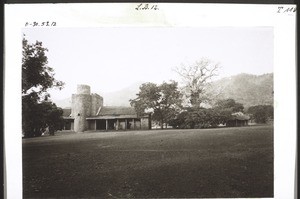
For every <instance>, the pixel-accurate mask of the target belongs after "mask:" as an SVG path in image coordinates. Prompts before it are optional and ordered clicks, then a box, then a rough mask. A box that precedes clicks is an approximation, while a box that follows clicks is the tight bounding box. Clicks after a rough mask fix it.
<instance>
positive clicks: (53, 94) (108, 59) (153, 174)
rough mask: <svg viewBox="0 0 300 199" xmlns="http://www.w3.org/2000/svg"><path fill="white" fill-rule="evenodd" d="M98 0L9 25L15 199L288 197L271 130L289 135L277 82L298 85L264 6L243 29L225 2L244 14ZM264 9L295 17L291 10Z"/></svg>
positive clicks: (283, 149)
mask: <svg viewBox="0 0 300 199" xmlns="http://www.w3.org/2000/svg"><path fill="white" fill-rule="evenodd" d="M96 5H97V6H94V9H93V11H95V10H97V8H99V9H100V10H102V11H103V13H102V14H101V17H95V18H93V17H92V16H93V15H92V13H93V11H91V13H88V12H87V11H88V9H85V8H86V7H85V6H82V7H83V9H82V8H80V6H78V5H77V7H76V5H74V7H70V8H69V9H65V7H53V9H54V10H55V9H56V8H57V10H58V11H60V12H59V13H60V15H59V16H60V17H64V18H63V19H62V24H66V22H67V21H68V20H69V21H70V23H69V24H68V25H61V23H60V18H59V17H53V18H51V19H50V18H49V19H46V18H44V19H43V18H36V19H35V20H32V19H30V18H26V17H25V18H24V19H23V20H20V21H22V22H23V24H22V26H21V28H19V29H18V30H19V32H18V31H15V32H16V33H15V35H18V37H17V39H16V41H14V43H17V46H18V48H16V49H19V52H17V53H18V56H17V58H19V59H18V60H17V62H16V61H15V63H18V65H17V67H19V69H18V71H19V75H17V76H16V77H18V78H20V79H19V81H18V82H19V86H18V87H17V88H18V89H20V90H17V93H18V95H19V97H18V99H17V100H18V101H19V103H18V108H19V110H18V112H16V113H19V119H18V118H17V119H15V123H14V125H16V126H18V127H16V128H17V129H18V132H14V134H16V135H15V137H17V139H18V140H19V141H18V143H19V149H20V150H18V153H19V154H18V155H17V156H18V157H20V158H19V159H18V160H17V162H18V163H19V164H21V165H19V166H20V167H19V170H18V169H17V170H16V171H17V173H18V172H19V176H18V177H16V179H18V181H17V180H15V182H16V184H18V185H19V186H21V188H20V193H19V196H21V197H22V198H284V197H283V196H286V198H292V197H291V196H292V195H293V194H291V193H290V192H289V191H283V190H281V189H280V190H278V188H279V186H281V184H280V182H279V185H278V184H277V183H278V181H276V179H280V178H281V176H282V174H278V173H277V171H278V168H282V167H284V166H287V165H286V164H285V165H284V166H282V163H283V162H285V160H284V159H280V160H278V159H279V158H282V153H281V152H284V151H285V152H288V151H289V150H290V148H288V147H289V146H287V145H283V147H281V146H279V145H278V141H277V140H278V138H279V137H278V136H277V135H278V133H279V134H284V133H286V132H281V131H282V129H286V131H287V132H290V133H286V134H287V135H286V140H284V139H281V141H282V142H281V143H280V144H283V143H288V142H289V141H290V140H291V139H293V138H294V136H295V132H294V131H293V125H294V124H295V121H294V118H290V117H285V115H284V114H286V112H284V111H288V110H287V109H289V110H290V109H293V108H292V107H290V108H287V107H282V104H283V103H284V104H285V106H288V104H286V102H284V101H282V96H283V95H284V92H282V93H279V92H281V91H284V89H282V88H284V87H285V86H284V85H286V84H284V83H282V84H281V85H279V84H278V83H276V82H278V81H280V80H282V79H285V80H286V81H289V80H291V82H292V81H293V80H294V79H289V77H291V76H292V75H293V72H291V71H293V70H294V69H295V68H293V67H294V66H295V65H293V64H295V62H285V60H287V59H290V58H291V57H288V58H284V57H283V60H284V61H283V62H285V63H286V66H285V67H286V69H285V70H283V69H282V67H283V66H279V65H280V64H281V63H282V62H280V61H278V58H277V57H278V52H281V51H282V50H281V51H278V50H277V49H278V48H277V47H278V45H279V43H280V42H282V40H280V42H279V41H278V38H277V35H278V32H280V31H279V30H278V28H277V26H276V23H274V24H275V25H274V24H273V25H272V24H271V25H270V24H269V23H271V22H270V21H272V20H271V19H274V18H271V17H270V16H271V15H270V16H269V15H266V17H265V18H262V20H261V21H260V20H258V22H257V23H253V22H250V21H249V22H248V23H249V24H245V25H242V24H243V23H246V22H247V20H248V19H249V16H248V15H246V14H241V10H242V8H244V7H241V10H239V11H237V10H236V9H233V10H234V11H235V12H237V13H238V14H241V18H242V19H243V18H244V19H243V20H244V21H243V20H242V22H235V20H237V19H236V18H234V17H224V19H222V21H227V20H228V21H230V20H232V22H231V23H230V22H229V23H227V22H224V24H222V23H220V22H218V21H217V20H216V18H215V15H213V14H212V13H214V12H212V13H210V14H208V12H207V9H205V11H203V9H202V8H200V9H199V10H197V9H196V8H197V7H196V8H195V7H193V6H192V5H191V7H187V8H185V7H184V8H183V10H185V11H186V12H184V13H185V14H186V16H188V17H187V19H191V18H193V20H186V21H182V19H179V18H176V17H175V16H176V15H175V14H174V11H172V12H168V9H167V8H168V6H166V4H153V3H152V4H151V3H150V4H138V3H136V4H123V5H122V4H118V5H111V8H112V9H115V11H114V12H109V11H107V10H106V9H104V8H103V6H102V5H98V4H96ZM101 6H102V8H101ZM178 6H179V7H180V5H178ZM198 6H199V7H201V6H200V5H198ZM203 6H204V7H206V6H207V8H209V9H211V10H212V11H216V10H218V9H221V7H220V6H219V7H217V8H215V7H209V5H203ZM104 7H105V6H104ZM170 7H171V8H172V6H170ZM43 8H44V7H42V8H41V10H40V12H42V11H43V10H44V9H43ZM63 8H64V9H63ZM79 8H80V9H79ZM188 8H189V9H188ZM234 8H235V7H234ZM259 8H260V7H259ZM128 9H132V10H131V11H130V12H129V13H131V14H127V15H126V14H124V16H125V17H122V14H118V12H117V11H119V12H120V13H122V12H123V11H127V12H128ZM163 9H165V10H164V11H162V10H163ZM252 9H253V10H255V8H252ZM271 9H273V11H274V13H276V12H284V10H286V9H288V12H290V13H284V20H291V21H293V20H295V17H294V15H295V13H294V12H292V11H293V10H291V9H290V8H289V7H283V8H282V9H280V10H278V7H276V6H272V7H271V6H266V10H267V11H269V10H271ZM11 10H13V9H11ZM62 10H67V11H66V12H65V13H63V12H61V11H62ZM171 10H172V9H171ZM258 10H259V11H258V12H257V13H258V17H259V16H260V14H261V13H263V12H261V11H262V9H258ZM50 11H51V9H50V10H49V11H47V12H46V16H48V15H47V13H48V12H49V13H50ZM80 11H81V12H80ZM105 11H106V12H105ZM121 11H122V12H121ZM188 11H190V12H188ZM201 11H203V13H201ZM127 12H125V13H127ZM149 12H152V13H151V14H149ZM74 13H75V14H74ZM86 13H87V14H86ZM132 13H133V14H132ZM155 13H157V14H155ZM170 13H171V14H170ZM195 13H197V14H195ZM199 13H200V14H199ZM237 13H235V14H237ZM246 13H247V12H246ZM265 13H268V12H265ZM279 14H280V13H279ZM27 15H28V14H27ZM73 15H74V16H75V17H74V16H73ZM181 15H184V14H183V13H181ZM8 16H9V15H8ZM25 16H26V15H25ZM38 16H39V15H38ZM70 16H72V17H70ZM153 16H156V17H157V18H155V17H153ZM170 16H173V18H172V17H170ZM195 16H199V17H200V18H201V19H202V20H203V22H199V24H200V25H199V24H198V21H197V20H195V18H194V17H195ZM261 16H265V15H264V14H261ZM261 16H260V17H261ZM272 16H273V13H272ZM68 17H70V18H68ZM126 17H127V18H126ZM150 17H151V19H150ZM162 18H163V19H164V20H162ZM218 18H222V16H221V15H220V16H219V17H218ZM171 19H173V20H174V21H172V20H171ZM208 19H210V20H208ZM275 19H277V18H276V17H275ZM280 19H281V18H280ZM80 20H81V21H80ZM205 20H208V22H211V24H209V23H208V22H205ZM281 20H282V19H281ZM284 20H282V21H284ZM282 21H281V22H282ZM72 22H73V23H74V24H72ZM172 22H174V23H172ZM272 23H273V22H272ZM82 24H85V25H82ZM194 24H196V25H194ZM212 24H215V25H212ZM234 24H236V25H234ZM290 24H293V23H290ZM11 29H12V28H11ZM288 34H291V35H293V34H294V33H288ZM292 41H293V40H292ZM291 43H292V42H291V41H290V40H286V45H289V46H288V47H290V44H291ZM289 50H291V52H293V50H295V49H293V48H290V49H289ZM8 52H12V51H9V50H8ZM14 53H16V52H14ZM12 54H13V53H12ZM9 55H10V54H8V56H9ZM9 63H10V62H8V64H7V65H6V67H8V65H9ZM11 63H12V62H11ZM12 65H13V64H12ZM282 71H286V74H284V73H282ZM8 73H9V70H8ZM285 75H286V76H285ZM10 78H14V77H10ZM276 78H277V80H276ZM6 85H7V84H6ZM290 88H293V87H290ZM285 89H287V90H288V88H286V87H285ZM14 90H15V91H16V88H14ZM285 92H290V91H285ZM278 93H279V94H278ZM8 95H9V94H8ZM278 96H280V97H278ZM286 98H288V99H286ZM286 98H285V99H284V100H291V102H293V95H291V97H288V96H286ZM9 107H11V106H9ZM283 109H284V110H283ZM12 110H13V109H12ZM280 111H283V113H282V112H280ZM290 113H291V114H292V112H290ZM281 120H282V121H281ZM18 122H20V123H18ZM284 124H290V126H289V127H287V126H285V125H284ZM281 125H283V127H282V126H281ZM289 128H290V129H291V130H289ZM279 131H280V132H279ZM6 133H7V132H6ZM281 136H282V135H281ZM7 140H8V138H7ZM276 143H277V144H276ZM291 146H295V145H293V144H291ZM278 151H281V152H278ZM293 153H294V152H293ZM293 153H290V155H292V154H293ZM8 156H9V155H8ZM277 157H279V158H277ZM276 158H277V160H276ZM286 158H290V159H293V157H289V156H287V157H286ZM275 160H276V161H275ZM7 161H8V162H9V160H7ZM278 161H279V162H280V163H279V164H277V163H278ZM277 165H279V166H278V167H277ZM288 165H291V166H290V167H288V168H286V169H287V170H289V172H294V171H293V170H291V168H294V167H293V164H290V163H289V164H288ZM294 166H295V165H294ZM20 168H21V169H20ZM280 170H281V169H280ZM289 172H287V173H289ZM286 176H291V174H287V175H286ZM287 181H289V182H291V180H290V179H288V180H287ZM11 182H12V183H14V179H13V180H11ZM285 186H288V187H289V188H290V189H291V188H293V187H290V184H289V183H286V184H285V185H282V186H281V187H282V189H284V187H285ZM7 194H8V193H7ZM10 194H12V196H13V194H14V193H10ZM277 196H278V197H277Z"/></svg>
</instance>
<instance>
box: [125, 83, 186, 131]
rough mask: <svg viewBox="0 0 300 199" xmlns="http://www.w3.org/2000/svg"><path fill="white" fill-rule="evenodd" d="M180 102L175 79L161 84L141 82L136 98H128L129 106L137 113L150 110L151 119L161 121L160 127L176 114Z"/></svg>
mask: <svg viewBox="0 0 300 199" xmlns="http://www.w3.org/2000/svg"><path fill="white" fill-rule="evenodd" d="M181 102H182V98H181V94H180V91H179V90H178V83H177V82H175V81H171V82H170V83H166V82H164V83H162V84H161V85H157V84H154V83H145V84H142V85H141V86H140V91H139V93H138V94H137V98H135V99H131V100H130V104H131V106H133V107H135V109H136V111H137V112H138V114H144V113H145V112H151V113H152V114H153V116H152V118H153V120H157V121H159V122H160V123H161V128H163V124H164V123H168V122H169V121H170V120H171V119H173V118H174V117H175V116H176V113H177V112H178V111H179V110H180V107H181Z"/></svg>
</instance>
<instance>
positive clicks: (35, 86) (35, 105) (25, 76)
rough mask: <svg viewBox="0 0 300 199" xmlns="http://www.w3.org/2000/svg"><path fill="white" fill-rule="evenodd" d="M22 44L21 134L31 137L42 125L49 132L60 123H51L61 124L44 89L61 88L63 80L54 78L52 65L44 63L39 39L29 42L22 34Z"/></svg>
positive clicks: (54, 106)
mask: <svg viewBox="0 0 300 199" xmlns="http://www.w3.org/2000/svg"><path fill="white" fill-rule="evenodd" d="M22 44H23V50H22V54H23V57H22V127H23V133H24V135H25V137H34V136H40V135H41V134H42V131H44V130H45V128H46V127H49V129H50V128H51V131H55V130H56V129H59V127H58V126H60V125H53V122H58V123H60V124H61V122H62V112H61V110H60V109H59V108H57V107H56V105H55V104H53V103H52V102H50V101H49V97H50V94H49V93H48V89H50V88H59V89H62V88H63V85H64V83H63V82H62V81H58V80H56V79H55V78H54V75H55V73H54V70H53V68H51V67H49V66H47V64H48V58H47V56H46V52H47V51H48V49H47V48H44V47H43V45H42V42H39V41H36V42H35V43H34V44H29V42H28V40H27V39H25V37H24V38H23V42H22ZM54 115H55V116H54ZM49 118H52V119H51V121H50V120H49Z"/></svg>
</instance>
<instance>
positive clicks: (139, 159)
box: [23, 126, 273, 198]
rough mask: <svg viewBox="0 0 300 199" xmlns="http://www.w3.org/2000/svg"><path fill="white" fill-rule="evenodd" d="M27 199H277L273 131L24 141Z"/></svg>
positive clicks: (98, 135) (72, 136) (194, 131)
mask: <svg viewBox="0 0 300 199" xmlns="http://www.w3.org/2000/svg"><path fill="white" fill-rule="evenodd" d="M23 193H24V198H58V197H61V198H201V197H219V198H220V197H235V198H236V197H272V196H273V127H272V126H252V127H239V128H219V129H191V130H152V131H126V132H124V131H123V132H88V133H81V134H69V135H68V134H61V135H60V134H57V136H52V137H51V136H49V137H39V138H32V139H23Z"/></svg>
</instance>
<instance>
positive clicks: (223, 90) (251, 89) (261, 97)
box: [208, 73, 274, 107]
mask: <svg viewBox="0 0 300 199" xmlns="http://www.w3.org/2000/svg"><path fill="white" fill-rule="evenodd" d="M273 89H274V88H273V73H269V74H263V75H251V74H245V73H242V74H239V75H235V76H231V77H228V78H222V79H220V80H218V81H215V82H213V83H212V84H211V86H210V88H209V89H208V92H209V93H210V94H211V95H213V96H214V100H218V99H227V98H232V99H234V100H235V101H236V102H239V103H242V104H243V105H244V106H245V107H249V106H254V105H273Z"/></svg>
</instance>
